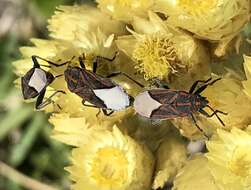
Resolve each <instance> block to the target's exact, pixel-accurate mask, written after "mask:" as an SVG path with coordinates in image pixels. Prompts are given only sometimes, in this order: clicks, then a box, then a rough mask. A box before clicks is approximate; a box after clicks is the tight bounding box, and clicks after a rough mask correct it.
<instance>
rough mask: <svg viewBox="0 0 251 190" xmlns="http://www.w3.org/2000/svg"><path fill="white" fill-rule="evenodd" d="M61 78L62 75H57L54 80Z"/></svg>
mask: <svg viewBox="0 0 251 190" xmlns="http://www.w3.org/2000/svg"><path fill="white" fill-rule="evenodd" d="M62 76H63V74H61V75H57V76H55V77H54V78H59V77H62Z"/></svg>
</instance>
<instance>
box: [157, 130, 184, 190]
mask: <svg viewBox="0 0 251 190" xmlns="http://www.w3.org/2000/svg"><path fill="white" fill-rule="evenodd" d="M156 157H157V160H156V169H155V177H154V181H153V189H158V188H163V186H164V185H165V184H166V182H171V181H172V180H173V178H174V177H175V175H176V174H177V172H178V170H179V169H181V167H182V166H183V164H184V162H185V160H186V157H187V156H186V146H185V143H184V141H183V140H182V139H181V137H180V136H178V134H177V133H174V132H171V133H169V134H168V135H167V136H166V138H165V139H164V140H163V141H162V143H161V144H160V146H159V148H158V150H157V154H156Z"/></svg>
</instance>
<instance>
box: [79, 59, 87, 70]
mask: <svg viewBox="0 0 251 190" xmlns="http://www.w3.org/2000/svg"><path fill="white" fill-rule="evenodd" d="M78 60H79V64H80V66H81V67H82V68H83V69H85V63H84V60H83V59H82V58H81V57H79V58H78Z"/></svg>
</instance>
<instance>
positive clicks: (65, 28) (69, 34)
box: [48, 5, 125, 43]
mask: <svg viewBox="0 0 251 190" xmlns="http://www.w3.org/2000/svg"><path fill="white" fill-rule="evenodd" d="M48 22H49V25H48V30H49V31H50V32H51V33H50V36H51V37H53V38H55V39H63V40H68V41H73V40H76V41H77V40H78V39H77V37H76V35H78V36H81V35H84V36H85V35H86V32H92V31H96V29H97V28H100V29H101V30H102V32H104V33H105V34H106V35H110V34H123V33H124V32H125V30H124V25H123V24H122V23H120V22H118V21H115V20H112V19H111V18H110V17H109V16H107V15H106V14H104V13H102V12H101V11H100V10H99V9H97V8H95V7H91V6H87V5H81V6H79V5H75V6H59V7H57V11H55V14H54V15H53V16H52V17H51V19H49V21H48ZM83 43H85V42H84V41H83Z"/></svg>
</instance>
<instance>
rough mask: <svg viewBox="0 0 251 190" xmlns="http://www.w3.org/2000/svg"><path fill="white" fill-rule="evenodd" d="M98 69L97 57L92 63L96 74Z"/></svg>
mask: <svg viewBox="0 0 251 190" xmlns="http://www.w3.org/2000/svg"><path fill="white" fill-rule="evenodd" d="M97 67H98V58H97V57H95V58H94V59H93V62H92V72H93V73H96V72H97Z"/></svg>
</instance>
